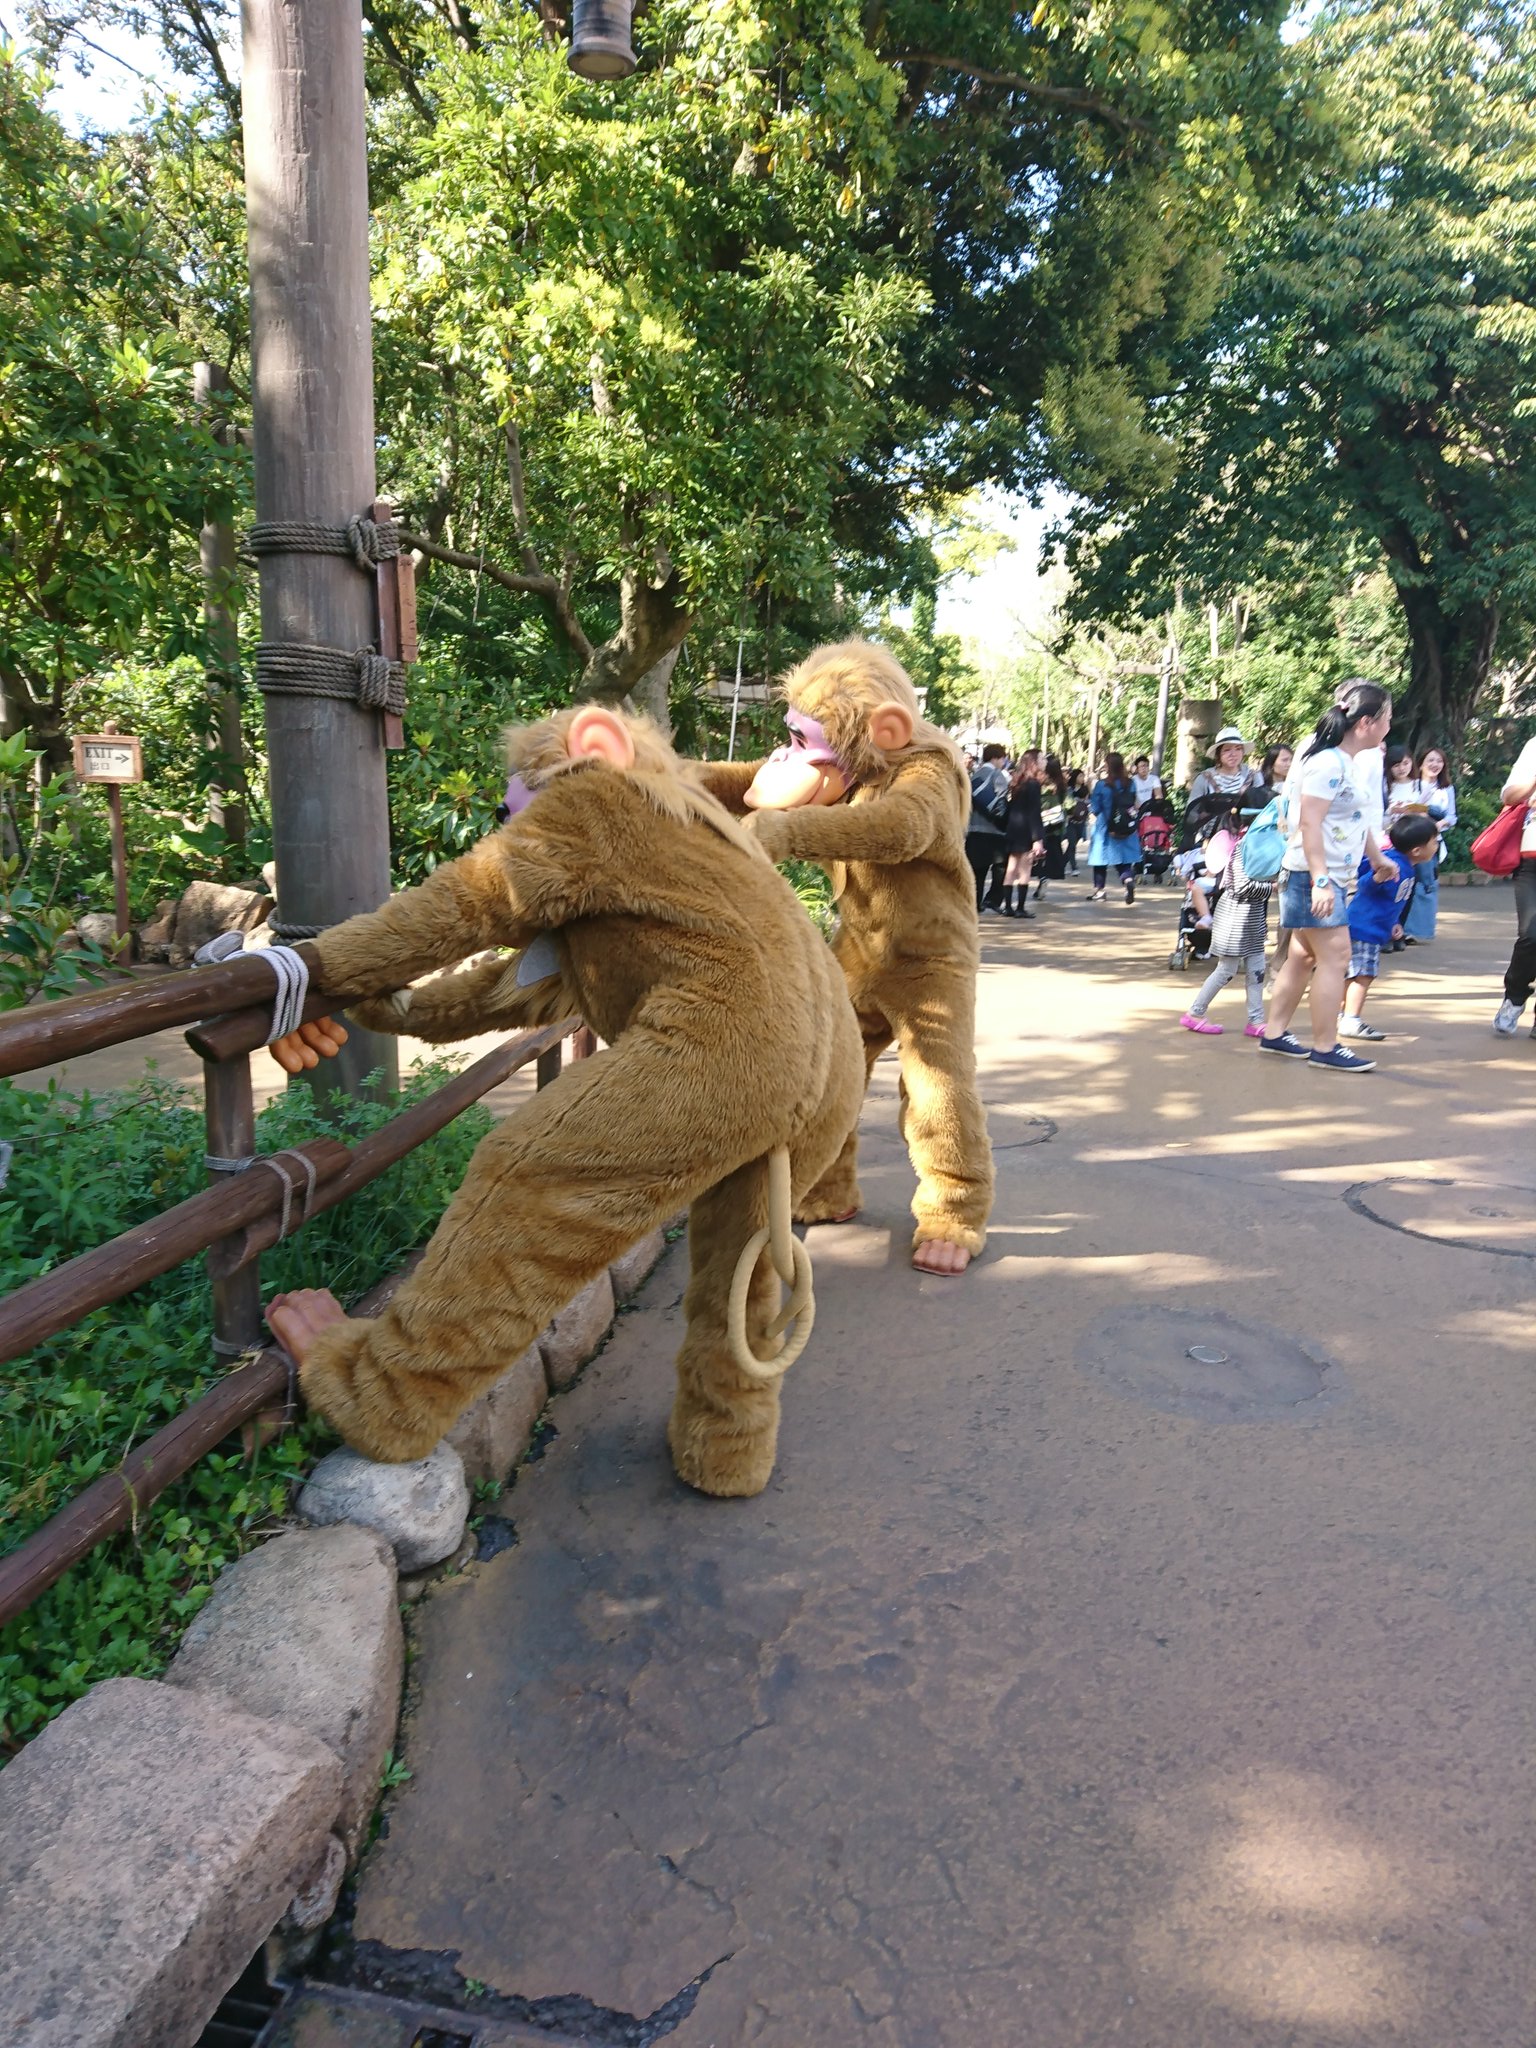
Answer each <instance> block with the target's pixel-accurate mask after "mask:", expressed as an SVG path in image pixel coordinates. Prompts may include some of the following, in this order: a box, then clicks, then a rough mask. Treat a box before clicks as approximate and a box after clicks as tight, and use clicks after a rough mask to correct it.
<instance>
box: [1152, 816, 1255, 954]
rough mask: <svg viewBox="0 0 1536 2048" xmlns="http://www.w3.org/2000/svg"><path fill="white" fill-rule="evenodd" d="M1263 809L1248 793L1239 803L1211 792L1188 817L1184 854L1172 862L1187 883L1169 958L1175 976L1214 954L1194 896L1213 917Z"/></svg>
mask: <svg viewBox="0 0 1536 2048" xmlns="http://www.w3.org/2000/svg"><path fill="white" fill-rule="evenodd" d="M1261 808H1262V806H1260V805H1257V804H1256V803H1255V802H1254V798H1253V795H1252V793H1250V792H1244V796H1243V798H1242V800H1241V801H1239V802H1234V801H1233V799H1232V798H1231V797H1229V796H1221V795H1218V794H1216V793H1214V792H1213V793H1212V794H1211V795H1210V796H1205V797H1201V798H1200V800H1199V802H1198V803H1193V804H1191V805H1190V806H1189V809H1188V810H1187V811H1186V812H1185V813H1184V829H1183V834H1182V837H1183V840H1184V846H1185V851H1184V852H1182V853H1180V855H1179V857H1178V859H1177V860H1176V861H1175V862H1174V867H1175V869H1176V870H1177V871H1178V873H1179V874H1180V875H1182V876H1183V878H1184V882H1185V893H1184V902H1183V904H1182V906H1181V908H1180V910H1179V929H1178V935H1177V939H1176V941H1175V945H1174V950H1173V951H1172V952H1171V953H1170V954H1169V955H1168V965H1169V967H1170V968H1171V969H1173V970H1175V971H1176V972H1178V973H1182V972H1183V971H1184V969H1185V968H1186V967H1188V966H1189V965H1190V963H1191V962H1192V961H1203V960H1204V959H1205V957H1206V955H1207V954H1208V953H1209V952H1210V950H1211V929H1210V925H1209V924H1202V923H1201V921H1200V907H1199V905H1198V904H1197V903H1196V901H1195V890H1196V889H1198V890H1199V891H1200V893H1201V895H1202V896H1203V897H1204V899H1205V907H1206V910H1207V911H1208V912H1211V913H1214V911H1215V909H1216V905H1217V904H1218V903H1219V902H1220V900H1221V896H1222V877H1223V876H1224V875H1225V874H1226V872H1227V869H1228V866H1229V865H1230V863H1231V860H1232V855H1233V853H1234V852H1235V851H1236V849H1237V847H1238V846H1239V844H1240V843H1241V841H1242V837H1243V834H1244V833H1245V832H1246V831H1247V829H1248V827H1249V825H1250V824H1251V823H1252V822H1253V820H1254V818H1256V817H1257V816H1258V812H1259V810H1260V809H1261Z"/></svg>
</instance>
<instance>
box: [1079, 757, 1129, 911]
mask: <svg viewBox="0 0 1536 2048" xmlns="http://www.w3.org/2000/svg"><path fill="white" fill-rule="evenodd" d="M1088 816H1089V821H1090V829H1089V833H1088V864H1089V866H1090V867H1091V868H1092V869H1093V896H1092V898H1091V899H1090V900H1091V901H1093V902H1094V903H1102V902H1103V901H1104V884H1105V882H1106V880H1107V879H1108V870H1109V868H1110V867H1111V866H1114V867H1116V868H1118V869H1119V871H1120V879H1121V881H1122V882H1123V883H1124V884H1125V900H1126V902H1127V903H1134V902H1135V901H1136V863H1137V862H1138V861H1139V860H1140V859H1141V841H1140V840H1139V839H1138V838H1137V837H1136V785H1135V783H1134V782H1132V780H1131V778H1130V776H1129V775H1127V773H1126V772H1125V756H1124V755H1123V754H1106V755H1105V756H1104V772H1103V774H1102V775H1101V776H1100V777H1099V779H1098V781H1097V782H1096V783H1095V784H1094V785H1093V792H1092V794H1091V795H1090V796H1089V798H1088Z"/></svg>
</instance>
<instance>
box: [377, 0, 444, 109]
mask: <svg viewBox="0 0 1536 2048" xmlns="http://www.w3.org/2000/svg"><path fill="white" fill-rule="evenodd" d="M363 19H364V20H365V21H366V22H367V24H368V26H369V28H370V29H371V30H372V32H373V39H374V41H375V42H376V43H377V44H378V46H379V48H380V50H381V51H382V52H383V54H384V57H385V59H386V61H387V62H388V64H389V68H390V70H391V71H393V72H394V74H395V76H396V77H397V78H398V79H399V81H400V84H401V86H402V87H403V88H404V91H405V96H406V98H407V99H408V100H409V101H410V103H411V105H412V106H413V107H414V108H415V109H416V112H417V113H418V114H419V115H420V116H421V118H422V120H423V121H424V122H425V123H426V125H427V126H428V127H429V128H431V127H433V126H434V125H435V121H434V116H433V113H432V109H431V108H430V107H429V106H428V105H427V102H426V98H425V95H424V94H423V92H422V90H421V87H420V86H419V85H418V84H417V83H416V74H415V72H414V71H412V69H411V64H410V59H409V58H408V57H407V56H406V54H405V52H404V51H403V50H402V49H401V48H400V45H399V44H398V43H397V42H396V41H395V38H394V35H393V33H392V31H391V30H390V28H389V26H388V25H387V23H386V22H385V21H384V19H383V17H382V16H381V15H380V13H379V10H378V8H377V7H375V6H373V5H372V4H371V0H363Z"/></svg>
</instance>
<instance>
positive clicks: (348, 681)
mask: <svg viewBox="0 0 1536 2048" xmlns="http://www.w3.org/2000/svg"><path fill="white" fill-rule="evenodd" d="M256 687H257V689H258V690H263V691H266V692H268V693H269V694H271V695H273V696H287V697H347V698H350V699H351V700H352V701H353V702H354V703H356V704H360V705H361V706H362V707H363V709H364V710H365V711H387V712H393V714H394V715H395V717H396V718H403V717H404V715H405V663H404V662H403V661H391V660H389V658H388V657H387V656H386V655H383V654H378V653H375V651H374V650H373V648H371V647H359V648H356V649H355V650H354V651H353V652H352V653H350V654H349V653H348V652H347V651H346V649H345V648H343V647H315V646H311V645H309V644H308V643H306V642H304V641H301V640H292V641H288V640H263V641H262V642H261V644H260V645H259V646H258V647H257V649H256Z"/></svg>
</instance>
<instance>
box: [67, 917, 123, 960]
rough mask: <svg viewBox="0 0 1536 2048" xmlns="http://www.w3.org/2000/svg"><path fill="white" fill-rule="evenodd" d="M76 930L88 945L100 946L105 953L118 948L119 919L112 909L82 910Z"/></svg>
mask: <svg viewBox="0 0 1536 2048" xmlns="http://www.w3.org/2000/svg"><path fill="white" fill-rule="evenodd" d="M75 930H76V931H77V932H78V933H79V934H80V936H81V938H82V939H84V941H85V942H86V944H87V945H88V946H100V948H101V950H102V951H103V952H104V953H113V952H115V951H116V950H117V919H116V917H114V916H113V914H112V912H111V911H110V910H86V911H82V912H81V914H80V916H79V917H77V918H76V919H75Z"/></svg>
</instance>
